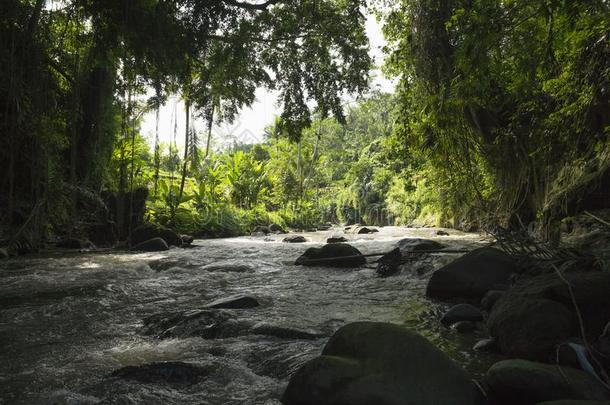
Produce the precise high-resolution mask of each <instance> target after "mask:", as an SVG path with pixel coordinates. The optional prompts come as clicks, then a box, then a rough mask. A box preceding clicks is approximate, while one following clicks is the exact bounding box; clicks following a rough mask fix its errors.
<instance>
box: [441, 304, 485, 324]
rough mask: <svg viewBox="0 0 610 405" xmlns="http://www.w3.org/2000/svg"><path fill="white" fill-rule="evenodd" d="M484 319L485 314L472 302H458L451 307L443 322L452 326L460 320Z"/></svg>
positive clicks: (476, 320) (474, 320)
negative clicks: (471, 303)
mask: <svg viewBox="0 0 610 405" xmlns="http://www.w3.org/2000/svg"><path fill="white" fill-rule="evenodd" d="M482 320H483V314H482V313H481V311H479V308H477V307H475V306H474V305H470V304H457V305H454V306H452V307H451V308H449V310H448V311H447V312H446V313H445V315H443V317H442V318H441V323H442V324H443V325H445V326H451V325H453V324H454V323H456V322H460V321H470V322H480V321H482Z"/></svg>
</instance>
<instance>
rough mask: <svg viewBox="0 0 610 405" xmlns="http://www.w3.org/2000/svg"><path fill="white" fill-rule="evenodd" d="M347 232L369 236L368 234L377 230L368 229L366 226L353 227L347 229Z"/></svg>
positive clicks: (377, 230)
mask: <svg viewBox="0 0 610 405" xmlns="http://www.w3.org/2000/svg"><path fill="white" fill-rule="evenodd" d="M349 231H350V232H351V233H355V234H358V235H365V234H369V233H375V232H379V229H377V228H370V227H367V226H355V227H351V228H350V229H349Z"/></svg>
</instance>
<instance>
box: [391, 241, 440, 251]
mask: <svg viewBox="0 0 610 405" xmlns="http://www.w3.org/2000/svg"><path fill="white" fill-rule="evenodd" d="M398 248H399V249H400V251H401V252H402V253H403V254H407V253H410V252H422V251H426V250H438V249H442V248H443V245H441V244H440V243H438V242H436V241H433V240H430V239H420V238H406V239H402V240H400V241H399V242H398Z"/></svg>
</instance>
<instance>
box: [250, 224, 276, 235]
mask: <svg viewBox="0 0 610 405" xmlns="http://www.w3.org/2000/svg"><path fill="white" fill-rule="evenodd" d="M270 233H271V229H269V227H268V226H260V225H259V226H256V227H254V229H253V230H252V233H251V235H252V236H265V235H268V234H270Z"/></svg>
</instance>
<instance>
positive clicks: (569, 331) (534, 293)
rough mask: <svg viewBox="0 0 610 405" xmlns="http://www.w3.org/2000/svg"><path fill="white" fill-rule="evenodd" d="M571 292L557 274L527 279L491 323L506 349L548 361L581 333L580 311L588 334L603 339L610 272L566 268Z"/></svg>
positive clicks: (609, 306)
mask: <svg viewBox="0 0 610 405" xmlns="http://www.w3.org/2000/svg"><path fill="white" fill-rule="evenodd" d="M563 277H564V278H565V280H566V281H568V282H569V283H570V287H571V290H572V292H573V294H574V298H575V299H576V303H577V304H578V309H579V312H580V314H577V313H576V309H575V307H574V303H573V302H572V298H571V295H570V290H569V289H568V286H567V285H566V283H565V281H564V280H562V279H561V278H560V277H559V276H558V275H557V274H555V273H548V274H540V275H537V276H535V277H529V278H522V279H521V280H519V281H518V282H517V283H516V284H515V285H514V286H513V288H511V289H510V290H508V291H507V292H506V293H505V294H503V295H502V297H501V298H500V299H499V300H498V301H497V302H496V304H495V305H494V306H493V308H492V310H491V313H490V316H489V318H488V322H487V326H488V328H489V331H490V333H491V334H492V336H495V337H497V338H498V341H499V346H500V348H501V350H502V352H504V353H506V354H510V355H518V356H519V357H522V358H527V359H533V360H537V359H540V360H548V358H549V356H550V355H552V354H554V346H555V344H557V343H560V342H562V341H564V340H565V339H566V338H567V337H569V336H579V335H580V333H581V332H580V326H579V323H578V322H576V320H577V319H578V318H577V317H578V316H579V315H580V316H581V318H582V320H583V324H584V330H585V333H587V335H588V336H589V338H591V339H593V338H597V337H599V336H600V335H601V333H602V332H603V329H604V326H605V325H606V323H607V322H608V319H610V294H609V293H608V291H610V274H608V273H605V272H598V271H590V272H565V273H564V274H563Z"/></svg>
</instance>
